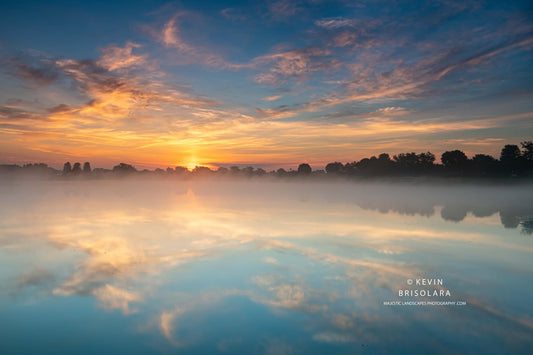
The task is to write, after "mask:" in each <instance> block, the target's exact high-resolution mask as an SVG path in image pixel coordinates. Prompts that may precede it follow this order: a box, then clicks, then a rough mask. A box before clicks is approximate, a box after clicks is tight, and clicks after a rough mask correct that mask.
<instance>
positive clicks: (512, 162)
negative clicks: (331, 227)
mask: <svg viewBox="0 0 533 355" xmlns="http://www.w3.org/2000/svg"><path fill="white" fill-rule="evenodd" d="M440 158H441V159H440V160H441V164H437V163H435V160H436V159H435V155H434V154H433V153H431V152H424V153H418V154H417V153H414V152H411V153H400V154H397V155H394V156H393V157H391V156H390V155H389V154H387V153H382V154H380V155H379V156H377V157H376V156H372V157H370V158H364V159H361V160H359V161H353V162H347V163H341V162H338V161H335V162H331V163H328V164H326V166H325V167H324V169H317V170H313V168H312V167H311V166H310V165H309V164H308V163H302V164H300V165H299V166H298V168H297V169H296V170H292V169H289V170H285V169H283V168H280V169H277V170H272V171H270V172H267V171H266V170H264V169H262V168H257V169H256V168H254V167H252V166H248V167H245V168H240V167H238V166H232V167H230V168H225V167H219V168H218V169H217V170H212V169H210V168H208V167H206V166H197V167H195V168H194V169H193V170H192V171H189V170H188V169H187V168H185V167H181V166H177V167H174V168H172V167H168V168H167V169H166V170H163V169H159V168H158V169H155V170H147V169H144V170H137V169H136V168H135V167H134V166H133V165H131V164H127V163H120V164H118V165H116V166H114V167H113V169H103V168H96V169H92V168H91V164H90V163H89V162H85V163H84V164H83V165H81V163H79V162H75V163H74V164H71V163H70V162H66V163H65V164H64V166H63V170H62V171H58V170H56V169H53V168H51V167H49V166H48V165H46V164H44V163H37V164H25V165H23V166H22V167H21V166H18V165H0V172H4V173H5V172H16V171H22V172H33V173H37V174H40V175H53V176H63V177H73V176H93V177H98V176H124V175H131V174H138V175H143V174H145V175H165V176H181V177H194V176H210V175H217V176H229V177H254V176H275V177H292V176H298V177H304V176H347V177H350V176H353V177H387V176H391V177H393V176H435V177H531V176H533V142H532V141H524V142H521V143H520V147H519V146H518V145H514V144H507V145H505V146H504V147H503V148H502V150H501V153H500V156H499V158H498V159H496V158H494V157H492V156H490V155H487V154H476V155H474V156H473V157H472V158H469V157H467V155H466V154H465V153H464V152H463V151H461V150H451V151H446V152H444V153H442V155H441V157H440Z"/></svg>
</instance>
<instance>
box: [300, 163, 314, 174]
mask: <svg viewBox="0 0 533 355" xmlns="http://www.w3.org/2000/svg"><path fill="white" fill-rule="evenodd" d="M312 171H313V170H312V169H311V166H310V165H309V164H307V163H303V164H300V165H298V174H299V175H309V174H311V172H312Z"/></svg>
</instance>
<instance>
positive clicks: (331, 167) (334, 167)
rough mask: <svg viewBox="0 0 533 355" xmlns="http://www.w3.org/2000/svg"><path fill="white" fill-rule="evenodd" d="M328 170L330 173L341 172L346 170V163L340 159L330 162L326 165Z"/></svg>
mask: <svg viewBox="0 0 533 355" xmlns="http://www.w3.org/2000/svg"><path fill="white" fill-rule="evenodd" d="M326 172H327V173H328V174H341V173H342V172H344V165H343V164H342V163H339V162H338V161H336V162H334V163H329V164H328V165H326Z"/></svg>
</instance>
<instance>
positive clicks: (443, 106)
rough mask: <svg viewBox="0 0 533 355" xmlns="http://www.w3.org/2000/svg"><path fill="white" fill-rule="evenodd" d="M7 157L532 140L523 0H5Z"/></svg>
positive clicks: (146, 162) (350, 150)
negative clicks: (110, 0)
mask: <svg viewBox="0 0 533 355" xmlns="http://www.w3.org/2000/svg"><path fill="white" fill-rule="evenodd" d="M0 34H1V36H0V64H1V66H0V163H4V164H12V163H16V164H23V163H30V162H44V163H47V164H49V165H50V166H54V167H57V168H60V167H61V166H62V165H63V163H64V162H65V161H72V162H74V161H80V162H82V163H83V162H84V161H90V162H91V164H92V165H93V167H107V168H110V167H112V166H113V165H116V164H118V163H119V162H126V163H130V164H133V165H135V166H136V167H137V168H149V169H153V168H157V167H161V168H165V167H167V166H172V167H173V166H186V167H189V168H192V167H194V166H196V165H206V166H210V167H217V166H232V165H239V166H248V165H252V166H255V167H263V168H267V169H270V168H271V169H275V168H278V167H284V168H296V167H297V165H298V164H299V163H303V162H307V163H309V164H311V166H312V167H313V168H315V169H320V168H323V167H324V166H325V164H327V163H328V162H332V161H341V162H352V161H357V160H360V159H362V158H365V157H370V156H372V155H378V154H380V153H383V152H386V153H389V154H391V155H394V154H398V153H402V152H417V153H420V152H426V151H431V152H432V153H434V154H435V155H436V156H437V158H438V157H440V154H442V153H443V152H444V151H446V150H454V149H460V150H463V151H464V152H465V153H466V154H467V155H468V156H473V155H474V154H478V153H487V154H491V155H493V156H495V157H499V153H500V151H501V148H502V147H503V146H504V145H505V144H519V143H520V142H521V141H525V140H532V139H533V71H532V70H531V63H533V3H531V2H530V1H468V0H467V1H452V0H432V1H412V2H408V1H379V0H377V1H351V0H350V1H347V0H346V1H345V0H341V1H333V0H331V1H326V0H324V1H322V0H307V1H306V0H281V1H261V2H259V1H257V2H253V1H176V2H168V1H133V0H130V1H120V0H119V1H112V2H109V1H86V2H83V1H75V2H73V1H53V0H51V1H46V2H43V1H24V0H17V1H11V0H4V1H2V2H1V4H0Z"/></svg>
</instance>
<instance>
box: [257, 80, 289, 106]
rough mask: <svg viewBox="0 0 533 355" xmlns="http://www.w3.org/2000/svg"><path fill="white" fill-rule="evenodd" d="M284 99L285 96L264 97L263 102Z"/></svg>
mask: <svg viewBox="0 0 533 355" xmlns="http://www.w3.org/2000/svg"><path fill="white" fill-rule="evenodd" d="M259 80H260V79H259ZM282 97H283V95H271V96H266V97H263V98H262V99H261V100H263V101H276V100H278V99H281V98H282Z"/></svg>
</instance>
